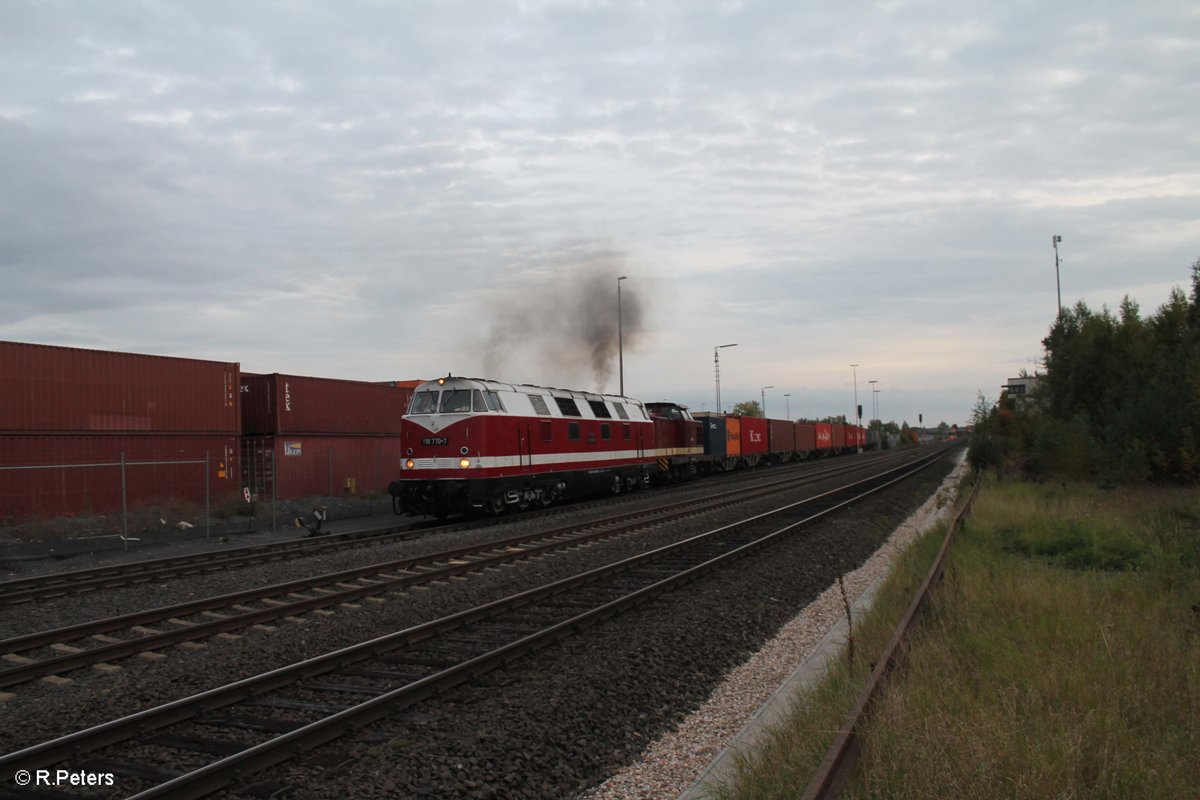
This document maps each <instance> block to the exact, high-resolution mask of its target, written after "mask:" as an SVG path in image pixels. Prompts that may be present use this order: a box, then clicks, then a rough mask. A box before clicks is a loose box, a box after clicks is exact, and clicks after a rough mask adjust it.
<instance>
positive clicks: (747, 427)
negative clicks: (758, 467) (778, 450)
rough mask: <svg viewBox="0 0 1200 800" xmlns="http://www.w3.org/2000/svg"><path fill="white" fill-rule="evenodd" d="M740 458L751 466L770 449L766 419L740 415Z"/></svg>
mask: <svg viewBox="0 0 1200 800" xmlns="http://www.w3.org/2000/svg"><path fill="white" fill-rule="evenodd" d="M741 422H742V426H741V427H742V436H741V439H742V458H743V459H745V460H746V463H748V464H750V465H751V466H753V465H754V464H756V463H758V461H759V460H761V459H762V458H764V457H765V456H766V455H767V453H768V452H769V451H770V448H769V442H768V426H767V421H766V420H765V419H763V418H762V417H742V418H741Z"/></svg>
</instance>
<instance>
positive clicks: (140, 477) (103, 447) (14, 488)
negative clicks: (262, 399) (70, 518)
mask: <svg viewBox="0 0 1200 800" xmlns="http://www.w3.org/2000/svg"><path fill="white" fill-rule="evenodd" d="M0 374H3V375H4V380H3V381H0V476H2V477H0V518H8V519H19V518H22V517H28V516H56V515H63V514H77V513H88V512H96V513H106V512H111V511H116V510H119V509H120V508H121V506H122V503H123V502H124V503H126V504H128V506H129V507H136V506H138V505H143V504H146V503H151V502H162V501H169V500H185V501H191V502H196V503H199V504H202V503H203V502H204V500H205V493H206V491H208V492H210V493H211V494H210V497H211V499H212V500H214V501H218V500H221V499H224V498H225V497H228V496H229V495H231V494H234V493H236V492H237V491H238V490H239V487H240V481H239V473H238V464H237V451H238V443H237V437H238V434H239V429H240V424H241V417H240V413H239V409H238V395H237V387H238V383H239V366H238V364H236V363H224V362H216V361H202V360H197V359H189V358H170V357H164V356H152V355H141V354H135V353H116V352H108V351H101V350H84V349H79V348H73V347H57V346H52V345H39V344H24V343H20V342H0ZM206 470H207V471H206Z"/></svg>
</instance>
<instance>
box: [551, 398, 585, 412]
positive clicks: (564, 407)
mask: <svg viewBox="0 0 1200 800" xmlns="http://www.w3.org/2000/svg"><path fill="white" fill-rule="evenodd" d="M554 402H555V403H558V410H559V411H561V412H562V413H563V416H564V417H582V416H583V414H582V413H580V411H579V406H577V405H575V401H574V400H572V399H571V398H570V397H556V398H554Z"/></svg>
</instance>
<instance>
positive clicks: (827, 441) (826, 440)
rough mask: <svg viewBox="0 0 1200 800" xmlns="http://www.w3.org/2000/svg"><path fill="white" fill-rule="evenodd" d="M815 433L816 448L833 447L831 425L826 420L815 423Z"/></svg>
mask: <svg viewBox="0 0 1200 800" xmlns="http://www.w3.org/2000/svg"><path fill="white" fill-rule="evenodd" d="M815 427H816V433H817V449H818V450H828V449H829V448H831V447H833V426H832V425H830V424H829V423H828V422H818V423H816V425H815Z"/></svg>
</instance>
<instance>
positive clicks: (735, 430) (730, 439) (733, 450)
mask: <svg viewBox="0 0 1200 800" xmlns="http://www.w3.org/2000/svg"><path fill="white" fill-rule="evenodd" d="M741 454H742V418H741V417H726V418H725V456H726V457H727V458H736V457H737V456H740V455H741Z"/></svg>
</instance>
